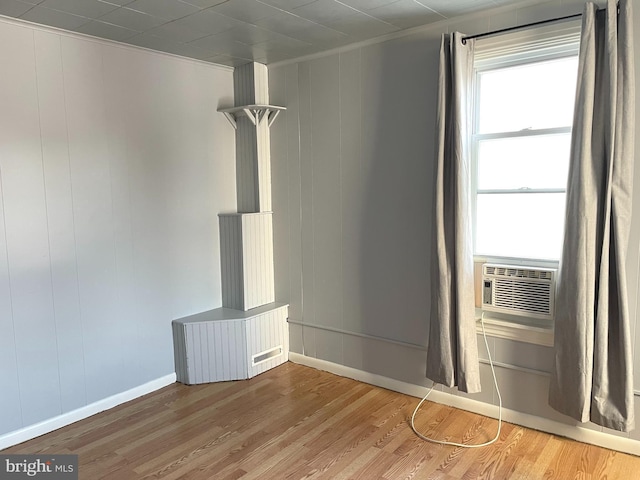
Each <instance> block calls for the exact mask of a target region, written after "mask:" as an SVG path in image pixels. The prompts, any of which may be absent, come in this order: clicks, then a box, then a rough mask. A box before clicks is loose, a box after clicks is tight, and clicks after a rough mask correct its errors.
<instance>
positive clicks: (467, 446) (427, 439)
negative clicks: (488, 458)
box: [411, 313, 502, 448]
mask: <svg viewBox="0 0 640 480" xmlns="http://www.w3.org/2000/svg"><path fill="white" fill-rule="evenodd" d="M480 325H482V337H483V338H484V345H485V347H487V355H489V365H491V374H492V375H493V384H494V385H495V387H496V393H497V394H498V431H497V432H496V436H495V437H494V438H493V440H489V441H488V442H485V443H478V444H469V443H456V442H447V441H445V440H436V439H434V438H429V437H427V436H425V435H423V434H421V433H420V432H418V430H417V429H416V426H415V424H414V420H415V418H416V413H418V410H419V409H420V407H421V406H422V404H423V403H424V402H425V400H426V399H427V398H428V397H429V395H430V394H431V392H432V391H433V389H434V388H435V386H436V383H434V384H433V385H432V386H431V388H430V389H429V391H428V392H427V394H426V395H425V396H424V397H423V398H422V400H420V403H418V406H417V407H416V409H415V410H414V411H413V415H411V428H412V429H413V431H414V433H415V434H416V435H417V436H418V437H420V438H421V439H422V440H426V441H427V442H432V443H438V444H440V445H451V446H453V447H462V448H480V447H487V446H489V445H491V444H492V443H494V442H495V441H496V440H498V438H500V431H501V430H502V397H501V396H500V389H499V388H498V380H497V379H496V370H495V368H494V367H493V360H492V359H491V352H490V351H489V343H488V342H487V333H486V332H485V331H484V313H483V314H482V316H481V317H480Z"/></svg>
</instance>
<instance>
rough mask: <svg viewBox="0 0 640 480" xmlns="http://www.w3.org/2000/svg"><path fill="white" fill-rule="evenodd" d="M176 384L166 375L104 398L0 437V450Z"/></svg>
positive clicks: (170, 375) (171, 376) (173, 374)
mask: <svg viewBox="0 0 640 480" xmlns="http://www.w3.org/2000/svg"><path fill="white" fill-rule="evenodd" d="M175 382H176V374H175V373H172V374H169V375H165V376H164V377H160V378H157V379H155V380H152V381H150V382H147V383H145V384H143V385H139V386H137V387H134V388H132V389H130V390H127V391H126V392H122V393H118V394H116V395H112V396H111V397H107V398H104V399H102V400H99V401H97V402H94V403H92V404H90V405H86V406H84V407H81V408H78V409H76V410H72V411H71V412H67V413H63V414H62V415H58V416H57V417H53V418H49V419H47V420H44V421H42V422H39V423H36V424H34V425H29V426H28V427H24V428H21V429H20V430H15V431H13V432H9V433H7V434H4V435H0V450H2V449H3V448H8V447H11V446H13V445H17V444H18V443H22V442H26V441H27V440H31V439H32V438H36V437H39V436H40V435H44V434H45V433H49V432H52V431H54V430H57V429H58V428H62V427H65V426H67V425H70V424H72V423H74V422H77V421H78V420H82V419H84V418H87V417H90V416H91V415H95V414H96V413H100V412H104V411H105V410H108V409H110V408H113V407H116V406H118V405H121V404H123V403H125V402H128V401H130V400H134V399H136V398H138V397H142V396H143V395H146V394H147V393H151V392H155V391H156V390H159V389H161V388H162V387H166V386H167V385H171V384H172V383H175Z"/></svg>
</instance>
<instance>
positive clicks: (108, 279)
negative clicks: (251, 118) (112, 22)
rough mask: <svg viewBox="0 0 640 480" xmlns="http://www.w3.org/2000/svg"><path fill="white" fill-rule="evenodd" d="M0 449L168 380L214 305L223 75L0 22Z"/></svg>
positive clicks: (230, 166) (231, 187)
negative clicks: (39, 428)
mask: <svg viewBox="0 0 640 480" xmlns="http://www.w3.org/2000/svg"><path fill="white" fill-rule="evenodd" d="M0 65H2V73H1V74H0V386H1V391H2V393H1V394H0V435H1V434H3V433H7V432H11V431H14V430H16V429H19V428H21V427H24V426H28V425H31V424H34V423H36V422H39V421H42V420H46V419H48V418H51V417H54V416H56V415H59V414H61V413H64V412H68V411H70V410H73V409H76V408H79V407H82V406H84V405H87V404H90V403H92V402H96V401H98V400H101V399H104V398H106V397H108V396H110V395H113V394H116V393H119V392H123V391H125V390H127V389H130V388H133V387H136V386H139V385H141V384H144V383H145V382H148V381H150V380H154V379H157V378H160V377H163V376H165V375H169V374H171V373H173V372H174V367H173V347H172V341H171V326H170V321H171V319H173V318H176V317H181V316H184V315H187V314H191V313H195V312H199V311H202V310H207V309H210V308H213V307H218V306H220V304H221V291H220V265H219V240H218V220H217V214H218V213H219V212H221V211H226V212H229V211H233V210H234V209H235V181H234V179H235V165H234V162H235V151H234V130H233V129H232V128H231V127H230V125H229V124H228V123H227V121H226V120H225V118H224V117H223V116H222V115H220V114H218V113H216V108H217V107H218V105H219V103H221V102H224V104H225V106H228V105H232V101H233V80H232V72H231V71H230V70H228V69H224V68H217V67H213V66H207V65H204V64H200V63H197V62H193V61H187V60H182V59H177V58H172V57H170V56H166V55H160V54H154V53H150V52H145V51H142V50H135V49H133V48H125V47H120V46H117V45H114V44H107V43H103V42H97V41H91V40H90V39H83V38H80V37H74V36H71V35H66V34H62V33H52V32H50V31H45V30H40V29H35V28H31V27H27V26H25V25H20V26H18V25H14V24H11V23H8V22H5V21H0Z"/></svg>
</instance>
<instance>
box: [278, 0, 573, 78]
mask: <svg viewBox="0 0 640 480" xmlns="http://www.w3.org/2000/svg"><path fill="white" fill-rule="evenodd" d="M540 3H542V0H527V1H522V2H518V5H517V6H516V5H514V4H511V5H503V6H496V8H490V9H486V10H481V11H479V12H477V11H476V12H471V13H468V14H465V15H460V16H456V17H449V18H447V17H443V18H442V20H438V21H437V22H432V23H426V24H424V25H418V26H417V27H411V28H406V29H403V30H398V31H396V32H391V33H387V34H386V35H381V36H379V37H375V38H370V39H368V40H363V41H361V42H357V43H350V44H348V45H344V46H342V47H336V48H332V49H330V50H324V51H322V52H317V53H310V54H309V55H303V56H301V57H296V58H289V59H286V60H280V61H278V62H273V63H269V64H267V67H268V68H277V67H284V66H286V65H291V64H294V63H300V62H307V61H309V60H315V59H317V58H322V57H326V56H329V55H335V54H337V53H343V52H348V51H351V50H356V49H359V48H363V47H368V46H370V45H377V44H379V43H384V42H388V41H391V40H396V39H398V38H403V37H408V36H410V35H415V34H420V33H424V32H428V31H429V30H436V31H442V32H444V31H447V32H448V31H449V30H450V25H458V24H460V23H462V22H466V21H467V20H471V19H474V18H486V17H491V16H494V15H500V14H503V13H507V12H517V11H518V10H520V9H522V8H527V7H530V6H534V5H538V4H540ZM574 13H575V14H579V13H580V14H581V13H582V10H581V9H580V10H578V11H576V12H574ZM513 26H514V27H515V26H518V25H513ZM491 30H492V29H491V28H489V27H488V28H487V29H486V30H482V31H473V32H465V33H467V34H469V35H471V34H479V33H488V32H489V31H491Z"/></svg>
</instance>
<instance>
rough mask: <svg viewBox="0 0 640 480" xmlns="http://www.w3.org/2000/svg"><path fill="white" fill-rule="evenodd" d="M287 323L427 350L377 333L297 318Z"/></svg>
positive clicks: (288, 320)
mask: <svg viewBox="0 0 640 480" xmlns="http://www.w3.org/2000/svg"><path fill="white" fill-rule="evenodd" d="M287 323H290V324H292V325H298V326H300V327H311V328H317V329H318V330H324V331H325V332H334V333H342V334H344V335H351V336H352V337H360V338H366V339H369V340H376V341H378V342H385V343H393V344H394V345H400V346H401V347H407V348H414V349H417V350H422V351H423V352H426V351H427V347H425V346H424V345H419V344H417V343H409V342H403V341H401V340H392V339H390V338H384V337H378V336H377V335H369V334H368V333H361V332H352V331H351V330H343V329H342V328H335V327H329V326H327V325H318V324H317V323H308V322H299V321H298V320H292V319H290V318H287Z"/></svg>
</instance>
